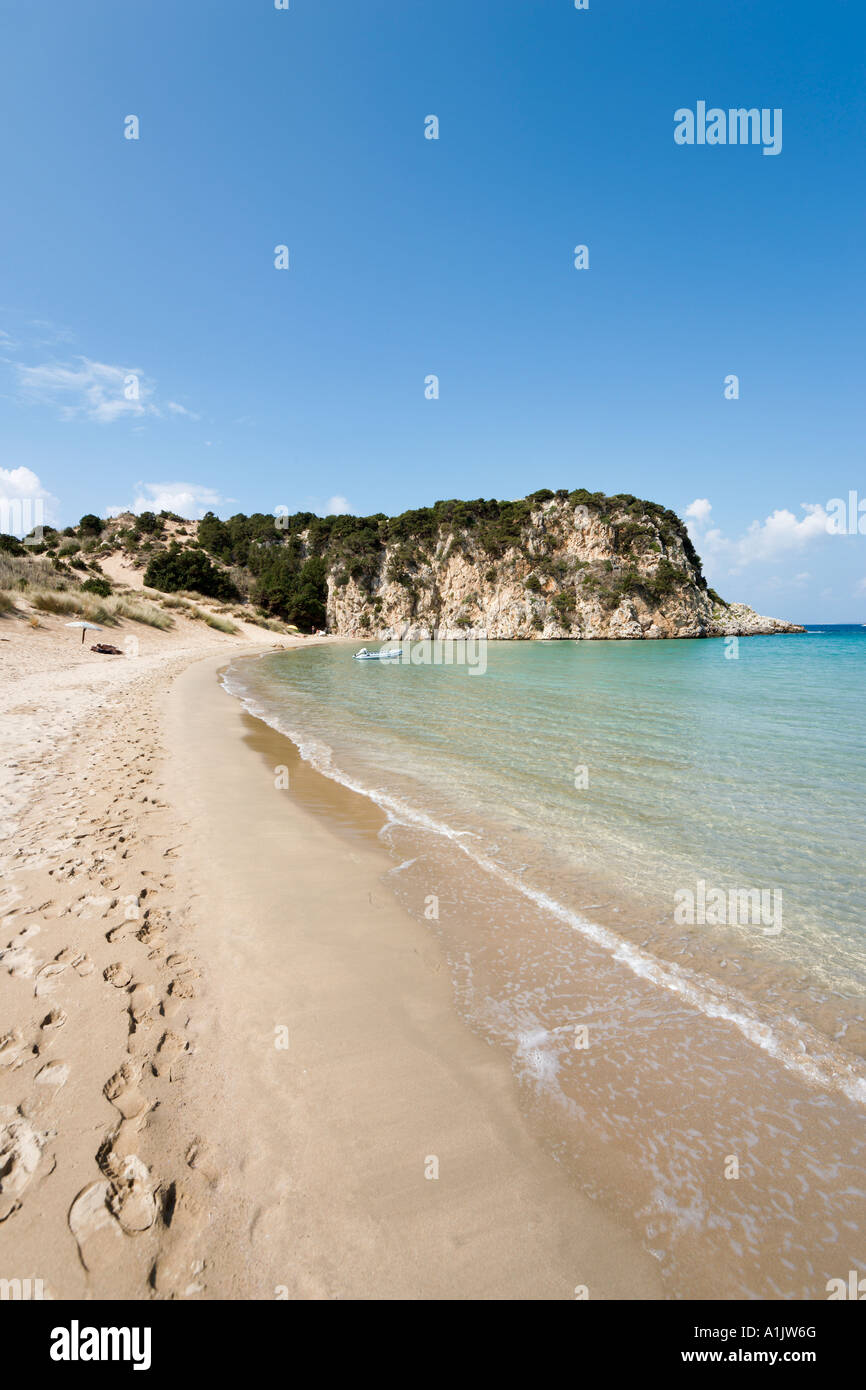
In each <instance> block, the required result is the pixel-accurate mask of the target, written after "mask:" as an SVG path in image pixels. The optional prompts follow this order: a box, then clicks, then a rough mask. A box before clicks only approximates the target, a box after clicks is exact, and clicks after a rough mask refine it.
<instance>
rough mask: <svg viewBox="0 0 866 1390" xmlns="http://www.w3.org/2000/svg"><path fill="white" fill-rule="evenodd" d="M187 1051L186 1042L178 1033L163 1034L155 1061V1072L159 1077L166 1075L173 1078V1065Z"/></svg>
mask: <svg viewBox="0 0 866 1390" xmlns="http://www.w3.org/2000/svg"><path fill="white" fill-rule="evenodd" d="M186 1049H187V1043H186V1040H185V1039H184V1038H182V1037H180V1035H179V1034H178V1033H170V1032H169V1033H163V1035H162V1038H161V1039H160V1043H159V1046H158V1048H157V1049H156V1057H155V1058H154V1060H153V1070H154V1071H155V1072H156V1075H157V1076H165V1075H166V1073H167V1074H168V1075H169V1077H171V1068H172V1064H173V1063H174V1062H176V1061H177V1059H178V1057H180V1056H181V1055H182V1054H183V1053H184V1052H185V1051H186Z"/></svg>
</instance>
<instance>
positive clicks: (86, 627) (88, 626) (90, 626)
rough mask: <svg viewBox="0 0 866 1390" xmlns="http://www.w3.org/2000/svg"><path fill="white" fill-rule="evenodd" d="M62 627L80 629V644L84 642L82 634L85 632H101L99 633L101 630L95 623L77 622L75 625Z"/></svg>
mask: <svg viewBox="0 0 866 1390" xmlns="http://www.w3.org/2000/svg"><path fill="white" fill-rule="evenodd" d="M64 626H65V627H80V628H81V640H82V642H83V641H84V634H85V632H101V631H102V628H101V627H100V626H99V625H98V624H97V623H82V622H77V623H65V624H64Z"/></svg>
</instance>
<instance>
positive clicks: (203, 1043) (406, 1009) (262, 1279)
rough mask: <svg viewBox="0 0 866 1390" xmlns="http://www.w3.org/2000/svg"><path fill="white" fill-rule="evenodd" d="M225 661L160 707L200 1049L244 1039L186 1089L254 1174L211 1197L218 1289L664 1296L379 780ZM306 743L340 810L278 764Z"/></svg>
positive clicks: (307, 773) (291, 1293)
mask: <svg viewBox="0 0 866 1390" xmlns="http://www.w3.org/2000/svg"><path fill="white" fill-rule="evenodd" d="M224 664H225V663H224V662H222V663H221V662H219V661H218V660H217V661H214V660H211V661H208V662H204V663H198V664H197V665H196V666H195V667H192V668H189V669H188V670H187V671H186V672H184V674H183V675H182V676H181V677H180V678H179V679H178V681H176V682H175V684H174V686H173V689H172V693H171V696H170V703H171V705H172V706H173V708H172V710H171V713H170V718H169V725H168V742H169V746H170V747H171V748H172V749H173V753H174V757H173V776H174V779H175V785H176V786H177V788H178V791H177V795H178V797H179V799H183V798H185V804H186V807H187V809H188V812H190V813H191V820H192V826H193V831H192V844H191V854H190V856H189V857H188V863H189V864H190V865H191V866H193V868H192V873H193V878H194V879H195V880H196V889H197V891H198V892H199V893H200V894H201V896H200V897H199V898H197V899H195V901H196V903H197V910H198V909H199V908H200V907H201V905H202V904H203V903H205V902H206V903H207V913H206V917H207V924H206V927H205V926H203V925H202V924H200V925H199V928H198V939H199V940H200V941H201V942H202V959H203V960H204V961H205V962H206V967H205V972H204V973H205V976H206V981H207V984H206V994H207V1003H208V1017H207V1021H206V1022H204V1024H203V1026H202V1032H201V1034H200V1037H199V1042H198V1048H199V1051H200V1052H201V1051H202V1050H205V1051H208V1050H210V1048H211V1047H212V1048H213V1049H214V1050H216V1051H220V1050H222V1051H224V1052H225V1051H227V1050H228V1049H229V1048H230V1049H231V1053H232V1056H233V1059H234V1060H233V1064H232V1067H231V1068H230V1069H229V1071H228V1074H227V1075H224V1080H225V1083H226V1084H227V1086H228V1088H229V1090H228V1093H227V1095H223V1096H221V1095H220V1092H219V1089H218V1082H219V1070H218V1069H215V1070H214V1071H213V1072H212V1073H211V1074H210V1076H209V1079H208V1080H207V1081H206V1080H205V1075H206V1070H207V1069H206V1068H197V1069H196V1071H195V1074H194V1076H193V1077H192V1080H191V1086H192V1090H193V1093H194V1097H195V1098H194V1100H193V1106H194V1107H195V1106H196V1105H200V1106H201V1109H202V1111H203V1112H204V1111H206V1110H207V1109H208V1108H212V1107H213V1106H214V1105H217V1104H220V1105H222V1106H224V1107H226V1106H227V1108H228V1109H229V1110H230V1111H231V1112H232V1113H233V1114H235V1115H238V1116H241V1115H242V1116H243V1122H242V1125H243V1133H242V1134H240V1133H235V1134H227V1133H224V1135H223V1141H222V1145H221V1146H217V1149H216V1155H217V1156H216V1168H217V1169H218V1170H220V1171H222V1172H223V1173H226V1172H235V1173H242V1175H243V1180H242V1181H241V1182H240V1183H238V1184H236V1185H235V1190H234V1191H231V1190H229V1189H228V1188H226V1189H225V1191H224V1194H223V1196H222V1199H221V1200H218V1201H217V1203H216V1205H215V1209H214V1225H213V1228H212V1231H211V1236H212V1239H211V1248H212V1249H213V1250H215V1251H218V1252H219V1253H218V1254H217V1255H216V1257H215V1265H214V1268H213V1272H212V1276H211V1278H212V1280H213V1283H212V1286H211V1287H210V1288H209V1290H208V1296H211V1297H212V1296H231V1297H273V1296H275V1293H274V1291H275V1290H285V1291H286V1293H285V1296H288V1297H289V1298H386V1299H388V1298H419V1299H421V1298H430V1299H444V1298H470V1299H471V1298H525V1299H544V1298H554V1299H555V1298H567V1299H573V1298H574V1297H575V1288H576V1287H578V1286H581V1285H585V1286H587V1288H588V1290H589V1296H590V1297H593V1298H632V1299H633V1298H647V1297H649V1298H653V1297H661V1296H662V1290H661V1284H660V1281H659V1279H658V1274H657V1270H656V1267H655V1262H654V1261H653V1259H652V1257H651V1256H649V1255H648V1254H647V1253H646V1252H645V1251H644V1250H642V1249H641V1248H640V1246H639V1244H638V1243H637V1242H636V1241H635V1240H634V1239H633V1238H632V1237H631V1236H630V1235H629V1234H628V1233H627V1232H626V1231H625V1230H624V1229H623V1228H622V1227H620V1226H619V1225H618V1224H617V1223H616V1222H614V1221H613V1220H612V1218H611V1217H609V1216H608V1215H607V1214H606V1213H604V1212H603V1211H602V1210H601V1208H600V1207H599V1206H598V1205H597V1204H595V1203H593V1202H592V1201H591V1200H590V1199H589V1198H587V1197H585V1196H583V1195H582V1194H580V1193H579V1192H577V1191H575V1189H574V1188H573V1186H572V1185H571V1184H570V1183H569V1182H568V1180H567V1178H566V1176H565V1175H564V1174H563V1173H562V1172H561V1171H560V1170H559V1169H558V1167H557V1165H556V1164H555V1163H554V1161H553V1160H552V1159H551V1158H550V1157H549V1156H548V1155H547V1154H546V1153H545V1152H544V1151H543V1150H542V1148H541V1147H540V1146H539V1145H538V1143H537V1142H536V1141H535V1140H534V1138H533V1137H532V1136H531V1135H530V1134H529V1132H528V1131H527V1130H526V1127H525V1125H524V1122H523V1118H522V1116H521V1113H520V1110H519V1107H518V1105H517V1101H516V1097H515V1095H514V1091H513V1083H512V1078H511V1070H510V1067H509V1065H508V1062H507V1060H506V1059H505V1058H503V1057H502V1056H500V1055H497V1052H496V1051H495V1050H493V1049H491V1048H489V1047H488V1046H486V1045H485V1043H484V1042H483V1041H482V1040H481V1039H479V1038H478V1037H477V1036H476V1035H474V1034H473V1033H472V1032H471V1031H470V1030H469V1029H468V1028H467V1027H466V1025H465V1024H464V1023H462V1022H461V1020H460V1019H459V1018H458V1016H457V1014H456V1012H455V1010H454V1007H453V1002H452V997H451V988H450V984H449V981H448V973H447V969H446V967H445V962H444V959H443V955H442V952H441V950H440V948H439V947H438V946H437V944H436V943H435V941H433V940H432V939H431V937H430V935H429V934H428V933H426V932H425V931H424V929H423V927H421V926H420V925H419V924H418V923H417V922H415V921H414V920H413V918H412V917H411V916H410V915H409V913H408V912H406V911H405V910H404V909H403V908H401V907H400V906H399V905H398V904H397V903H396V902H395V901H394V900H393V898H392V896H391V895H390V894H389V893H388V892H387V890H386V889H385V888H384V887H383V885H382V882H381V879H382V874H383V872H384V871H385V870H386V869H387V868H388V867H390V861H389V859H388V856H387V854H386V853H385V851H384V850H382V849H379V848H378V847H375V846H373V845H372V844H371V843H370V838H371V836H372V835H373V834H374V833H375V830H374V824H375V822H377V821H378V822H380V821H381V817H380V814H379V812H378V810H376V809H375V808H371V807H370V806H369V803H367V804H366V806H365V807H364V808H363V809H362V811H361V824H360V825H359V824H358V806H357V804H354V803H359V802H363V801H364V799H363V798H360V797H357V796H356V794H355V793H352V792H349V791H347V790H346V789H343V788H335V787H334V786H333V784H331V783H329V782H328V781H327V779H325V778H322V777H321V776H320V774H318V773H317V772H315V770H314V769H311V768H307V769H306V770H304V765H303V764H301V763H300V760H299V755H298V754H297V752H296V750H295V749H294V745H292V744H291V743H290V741H289V740H288V739H286V738H285V737H284V736H283V735H281V734H278V733H276V732H275V731H274V730H272V729H270V728H269V727H268V726H267V725H264V724H263V723H261V721H258V720H255V719H253V718H252V717H251V716H250V715H248V714H246V713H245V711H244V710H243V709H242V707H241V705H240V703H239V702H238V701H237V700H235V699H233V698H232V697H231V696H229V695H227V693H226V692H225V691H224V690H223V689H222V688H221V686H220V685H219V684H218V682H217V678H216V672H217V668H218V667H219V666H220V665H224ZM192 710H195V720H194V722H191V721H190V720H189V714H190V712H191V711H192ZM239 743H244V744H246V745H247V747H246V749H239V748H238V744H239ZM251 745H252V746H251ZM217 749H220V750H223V757H222V758H221V759H219V760H217V759H215V758H213V757H212V756H210V757H209V756H208V754H209V753H210V754H213V752H214V751H215V750H217ZM235 749H237V752H238V756H237V757H236V756H234V751H232V752H231V753H229V750H235ZM250 751H252V752H253V753H255V754H256V756H255V757H254V758H251V757H250V756H249V753H250ZM226 754H229V755H228V756H225V755H226ZM293 765H295V772H294V775H295V776H296V777H303V779H304V782H305V784H306V786H307V788H308V790H309V789H311V788H312V790H313V794H314V795H316V796H318V797H319V798H320V800H321V804H322V807H323V808H327V814H328V815H329V816H332V817H334V816H335V817H336V819H337V821H338V823H339V829H338V830H337V831H336V833H335V830H334V829H333V828H332V827H331V826H330V825H326V824H325V823H324V822H323V821H322V819H321V818H317V817H315V816H314V815H312V814H311V813H310V812H309V810H306V809H304V808H302V807H300V806H299V805H298V804H297V803H296V802H295V800H294V798H293V797H292V794H291V792H287V791H285V790H282V789H280V790H278V789H276V788H275V787H274V780H275V774H274V769H275V768H281V767H289V768H291V767H292V766H293ZM181 787H182V788H183V791H181V790H180V789H181ZM350 803H352V804H350ZM229 860H231V862H232V869H231V872H230V873H221V874H220V875H219V876H218V879H217V881H216V882H214V881H211V882H210V884H209V883H208V865H209V864H210V865H212V864H213V863H214V862H215V863H216V864H224V863H227V862H229ZM229 1019H230V1020H231V1024H230V1026H229V1025H227V1022H226V1021H227V1020H229ZM282 1028H285V1029H287V1030H288V1047H287V1048H285V1049H282V1048H278V1047H277V1046H275V1040H276V1038H277V1036H278V1030H280V1029H282ZM229 1035H230V1040H229ZM250 1133H252V1134H254V1135H255V1136H256V1141H255V1152H254V1153H250V1151H249V1137H248V1136H249V1134H250ZM437 1163H438V1165H439V1176H438V1177H433V1176H426V1175H425V1173H428V1172H429V1173H432V1171H433V1170H434V1169H435V1167H436V1164H437ZM239 1194H240V1200H238V1196H239ZM298 1249H303V1250H304V1251H307V1252H309V1254H308V1255H307V1256H306V1258H305V1260H304V1262H303V1263H302V1265H301V1266H300V1267H299V1265H298V1262H297V1259H296V1254H295V1252H296V1251H297V1250H298ZM251 1255H254V1257H255V1268H256V1278H255V1280H254V1281H251V1278H250V1275H249V1273H248V1272H245V1271H247V1270H248V1264H249V1260H250V1256H251ZM215 1289H219V1290H220V1292H216V1293H215V1292H214V1290H215ZM277 1296H279V1295H277Z"/></svg>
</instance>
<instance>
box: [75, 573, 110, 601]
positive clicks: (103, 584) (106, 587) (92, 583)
mask: <svg viewBox="0 0 866 1390" xmlns="http://www.w3.org/2000/svg"><path fill="white" fill-rule="evenodd" d="M81 591H82V593H85V594H98V595H99V597H100V598H108V595H109V594H110V593H111V585H110V584H109V582H108V580H107V579H97V578H96V576H94V577H93V578H91V579H85V581H84V583H83V584H82V586H81Z"/></svg>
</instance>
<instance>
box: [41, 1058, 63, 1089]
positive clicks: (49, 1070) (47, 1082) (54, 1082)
mask: <svg viewBox="0 0 866 1390" xmlns="http://www.w3.org/2000/svg"><path fill="white" fill-rule="evenodd" d="M35 1080H36V1084H37V1086H54V1087H55V1088H56V1089H58V1090H59V1088H60V1087H61V1086H65V1085H66V1082H67V1081H68V1080H69V1066H68V1064H67V1063H66V1062H60V1061H55V1062H46V1063H45V1066H44V1067H40V1068H39V1071H38V1072H37V1073H36V1077H35Z"/></svg>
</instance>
